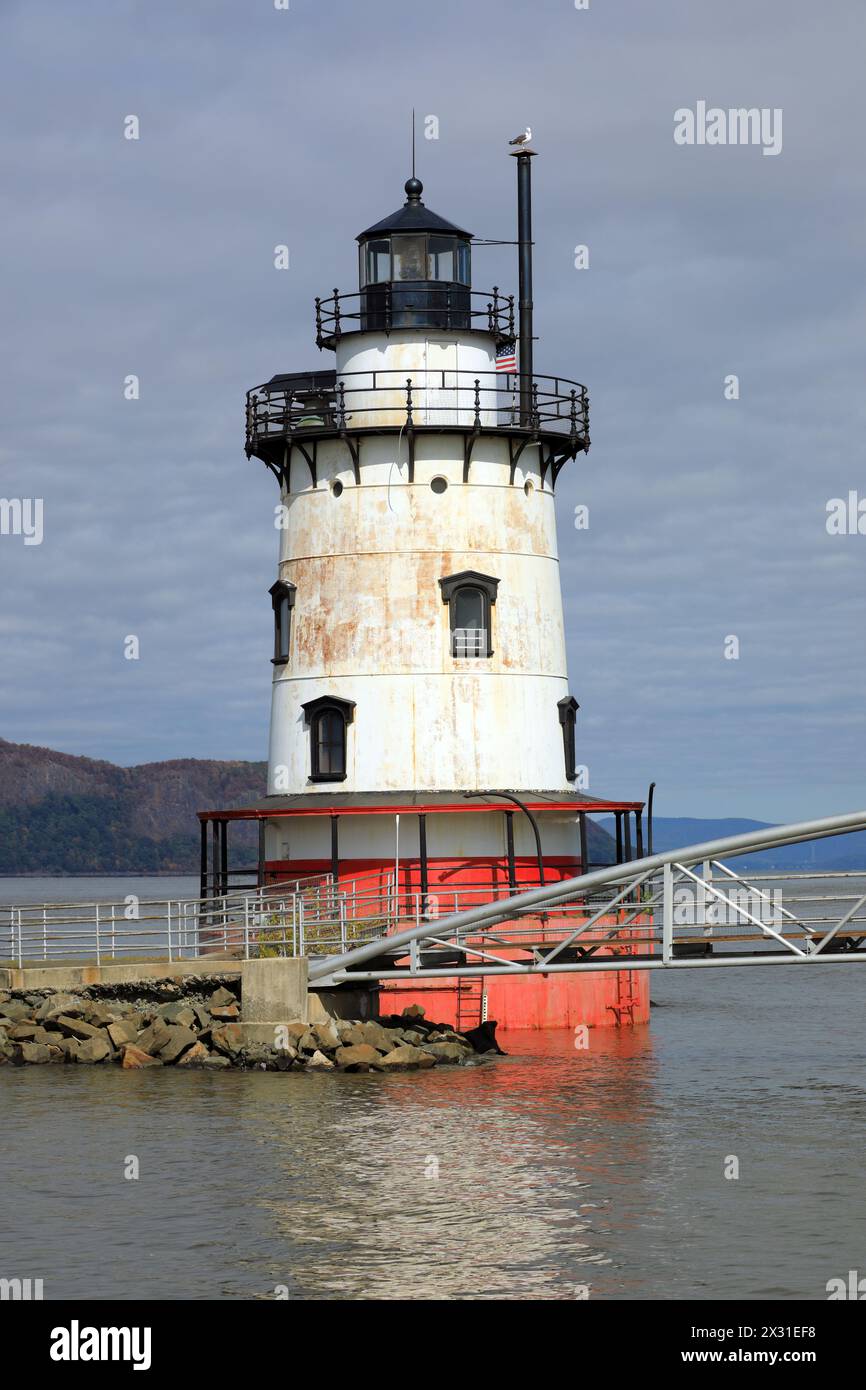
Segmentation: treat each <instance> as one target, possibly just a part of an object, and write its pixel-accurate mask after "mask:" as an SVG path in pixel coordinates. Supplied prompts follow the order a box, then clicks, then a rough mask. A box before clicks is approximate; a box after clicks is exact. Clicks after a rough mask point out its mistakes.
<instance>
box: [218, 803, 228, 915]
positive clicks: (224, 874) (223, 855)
mask: <svg viewBox="0 0 866 1390" xmlns="http://www.w3.org/2000/svg"><path fill="white" fill-rule="evenodd" d="M228 830H229V823H228V821H227V820H224V821H221V822H220V896H221V897H222V895H223V894H224V893H227V892H228V891H229V835H228Z"/></svg>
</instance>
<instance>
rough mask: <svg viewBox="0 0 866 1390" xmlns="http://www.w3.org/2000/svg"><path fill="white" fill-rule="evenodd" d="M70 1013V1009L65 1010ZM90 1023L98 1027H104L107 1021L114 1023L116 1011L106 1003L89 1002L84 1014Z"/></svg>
mask: <svg viewBox="0 0 866 1390" xmlns="http://www.w3.org/2000/svg"><path fill="white" fill-rule="evenodd" d="M64 1012H65V1013H68V1012H69V1010H68V1009H66V1010H64ZM84 1017H85V1020H86V1021H87V1022H88V1023H93V1024H95V1025H96V1027H97V1028H104V1027H105V1025H106V1024H107V1023H113V1022H114V1020H115V1019H116V1017H117V1013H116V1011H115V1010H114V1009H113V1008H111V1009H107V1008H106V1007H105V1005H104V1004H89V1005H88V1007H87V1011H86V1013H85V1015H84Z"/></svg>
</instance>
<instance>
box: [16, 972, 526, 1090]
mask: <svg viewBox="0 0 866 1390" xmlns="http://www.w3.org/2000/svg"><path fill="white" fill-rule="evenodd" d="M242 1018H243V1008H242V1000H241V987H240V979H239V978H238V979H237V980H231V981H229V982H228V984H227V983H226V982H225V981H224V980H222V981H218V980H215V979H210V980H202V979H201V978H198V979H196V980H195V981H190V982H187V983H185V984H178V983H177V982H176V981H174V980H159V981H152V982H148V983H147V985H140V986H136V985H133V984H126V985H123V986H118V987H112V986H108V985H93V986H90V987H89V988H85V989H81V990H80V991H79V992H78V993H76V994H70V993H65V992H64V993H61V992H60V991H58V990H49V989H44V990H32V991H25V990H11V991H0V1065H3V1064H10V1065H12V1066H24V1065H30V1066H46V1065H50V1064H51V1063H64V1064H65V1063H70V1062H74V1063H77V1064H79V1065H85V1066H98V1065H105V1064H110V1063H112V1062H115V1063H118V1064H119V1065H120V1066H121V1067H122V1068H123V1069H124V1070H125V1071H139V1070H142V1069H144V1068H151V1067H170V1066H176V1067H185V1068H189V1069H193V1068H197V1069H199V1070H202V1071H222V1070H226V1069H227V1068H240V1069H247V1070H250V1069H256V1070H263V1071H309V1072H382V1073H385V1072H394V1071H422V1070H426V1069H427V1068H429V1067H435V1066H445V1065H450V1066H461V1065H466V1064H467V1063H469V1062H474V1061H478V1060H479V1057H480V1055H482V1054H485V1053H492V1052H500V1051H501V1049H500V1048H499V1047H498V1045H497V1043H496V1037H495V1032H496V1024H495V1023H489V1022H488V1023H485V1024H483V1025H482V1027H481V1028H478V1029H473V1030H470V1032H469V1034H468V1035H466V1034H463V1033H458V1032H456V1031H455V1030H454V1029H453V1028H451V1027H449V1026H448V1025H447V1024H442V1023H430V1022H429V1021H428V1020H427V1019H426V1018H425V1017H424V1012H423V1010H422V1009H421V1008H420V1007H419V1006H418V1005H413V1006H411V1007H410V1008H408V1009H405V1010H404V1012H403V1013H402V1014H401V1015H399V1016H398V1015H393V1014H392V1015H389V1016H387V1017H379V1018H376V1019H368V1020H353V1019H334V1018H329V1019H326V1020H324V1021H323V1022H319V1023H304V1022H303V1021H301V1020H298V1021H296V1022H290V1023H287V1024H284V1025H280V1026H279V1027H278V1028H275V1030H274V1040H273V1043H265V1042H247V1041H246V1040H245V1035H244V1028H243V1024H242Z"/></svg>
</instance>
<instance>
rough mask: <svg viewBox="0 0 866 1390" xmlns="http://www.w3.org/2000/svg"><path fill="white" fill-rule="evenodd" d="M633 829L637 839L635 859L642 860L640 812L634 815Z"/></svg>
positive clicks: (641, 814)
mask: <svg viewBox="0 0 866 1390" xmlns="http://www.w3.org/2000/svg"><path fill="white" fill-rule="evenodd" d="M634 827H635V836H636V839H637V857H638V859H643V813H642V812H641V811H635V813H634Z"/></svg>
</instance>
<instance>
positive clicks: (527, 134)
mask: <svg viewBox="0 0 866 1390" xmlns="http://www.w3.org/2000/svg"><path fill="white" fill-rule="evenodd" d="M531 139H532V131H531V130H530V128H529V126H527V127H526V129H525V130H524V132H523V134H522V135H515V137H514V139H513V140H509V142H508V143H509V145H528V144H529V142H530V140H531Z"/></svg>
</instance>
